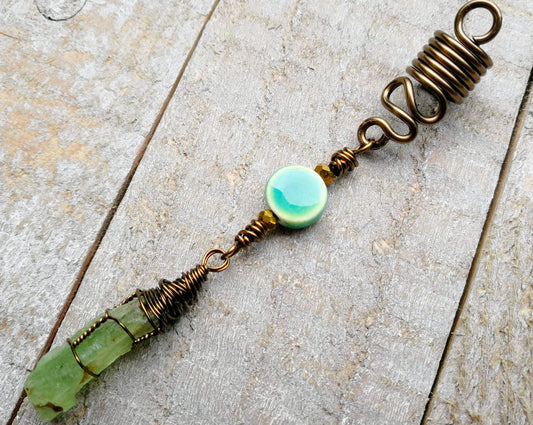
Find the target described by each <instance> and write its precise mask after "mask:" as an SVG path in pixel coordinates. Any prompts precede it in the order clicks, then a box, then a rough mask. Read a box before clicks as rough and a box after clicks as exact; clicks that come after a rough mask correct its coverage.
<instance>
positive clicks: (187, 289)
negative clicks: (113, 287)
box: [137, 263, 209, 333]
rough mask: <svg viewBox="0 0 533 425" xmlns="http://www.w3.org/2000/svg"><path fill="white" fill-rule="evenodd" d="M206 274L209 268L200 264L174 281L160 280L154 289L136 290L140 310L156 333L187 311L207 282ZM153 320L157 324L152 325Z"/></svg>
mask: <svg viewBox="0 0 533 425" xmlns="http://www.w3.org/2000/svg"><path fill="white" fill-rule="evenodd" d="M208 273H209V268H208V267H207V265H206V264H203V263H202V264H198V265H197V266H196V267H194V268H193V269H191V270H189V271H188V272H186V273H183V274H182V275H181V277H180V278H178V279H176V280H174V281H170V280H167V279H161V280H160V281H159V285H158V286H157V287H156V288H152V289H148V290H146V291H144V290H140V289H139V290H137V298H139V303H140V305H141V308H142V310H143V311H144V314H145V315H146V317H147V318H148V320H149V321H150V322H151V324H152V326H153V327H154V329H155V330H156V331H157V333H161V332H163V329H164V327H165V326H166V325H168V323H170V322H171V321H173V320H176V319H177V318H178V317H179V316H180V315H181V314H183V313H184V312H185V311H187V309H188V307H189V306H190V305H192V303H193V302H194V301H195V300H196V299H197V297H198V291H199V290H200V288H201V286H202V283H203V282H205V281H206V280H207V274H208ZM154 318H155V319H156V320H157V324H156V323H154V320H153V319H154Z"/></svg>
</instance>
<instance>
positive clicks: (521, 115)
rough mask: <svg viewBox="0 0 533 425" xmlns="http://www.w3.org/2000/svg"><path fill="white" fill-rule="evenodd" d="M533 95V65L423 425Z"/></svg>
mask: <svg viewBox="0 0 533 425" xmlns="http://www.w3.org/2000/svg"><path fill="white" fill-rule="evenodd" d="M532 98H533V68H531V71H530V74H529V78H528V81H527V84H526V89H525V91H524V95H523V97H522V101H521V102H520V108H519V109H518V114H517V116H516V120H515V124H514V126H513V131H512V133H511V139H510V140H509V146H508V148H507V152H506V154H505V158H504V160H503V164H502V167H501V169H500V175H499V176H498V183H497V184H496V188H495V189H494V195H493V197H492V201H491V203H490V207H489V211H488V212H487V218H486V219H485V223H484V225H483V230H482V231H481V237H480V238H479V242H478V245H477V249H476V253H475V255H474V259H473V260H472V264H471V266H470V270H469V272H468V277H467V279H466V284H465V287H464V289H463V293H462V295H461V299H460V300H459V305H458V306H457V310H456V312H455V317H454V319H453V323H452V327H451V329H450V333H449V334H448V338H447V340H446V344H445V345H444V350H443V352H442V356H441V359H440V362H439V367H438V369H437V373H436V375H435V379H434V381H433V384H432V386H431V390H430V391H429V396H428V401H427V403H426V406H425V408H424V414H423V415H422V420H421V421H420V425H425V424H426V421H427V420H428V418H429V415H430V413H431V409H432V407H433V401H434V397H435V392H436V390H437V387H438V386H439V383H440V380H441V377H442V374H443V371H444V368H445V366H446V359H447V358H448V355H449V353H450V351H451V347H452V345H453V342H454V339H455V332H456V330H457V326H458V324H459V320H460V319H461V313H462V311H463V308H464V306H465V304H466V301H467V300H468V297H469V295H470V292H471V289H472V285H473V282H474V279H475V277H476V274H477V271H478V269H479V263H480V261H481V257H482V254H483V250H484V248H485V244H486V241H487V238H488V235H489V232H490V229H491V227H492V221H493V219H494V216H495V215H496V210H497V208H498V206H499V205H500V199H501V197H502V194H503V190H504V188H505V184H506V183H507V179H508V177H509V173H510V171H511V166H512V161H513V157H514V154H515V152H516V148H517V145H518V140H519V139H520V134H521V133H522V129H523V127H524V123H525V120H526V117H527V113H528V110H529V105H530V103H531V100H532Z"/></svg>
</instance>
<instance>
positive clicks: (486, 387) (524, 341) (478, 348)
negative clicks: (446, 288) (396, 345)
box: [427, 106, 533, 425]
mask: <svg viewBox="0 0 533 425" xmlns="http://www.w3.org/2000/svg"><path fill="white" fill-rule="evenodd" d="M532 143H533V107H532V106H530V109H529V113H528V118H527V121H526V123H525V127H524V132H523V133H522V137H521V138H520V140H519V142H518V145H517V150H516V153H515V155H514V159H513V162H512V165H511V173H510V175H509V179H508V181H507V184H506V186H505V191H504V193H503V196H502V200H501V204H500V206H499V207H498V209H497V210H496V211H497V212H496V215H495V217H494V222H493V226H492V227H491V229H490V233H489V236H488V239H487V245H486V246H485V249H484V250H483V252H482V253H483V257H482V259H481V262H480V267H479V271H478V273H477V276H476V278H475V280H474V281H473V283H472V288H471V293H470V297H469V298H468V301H467V303H466V305H465V308H464V311H463V313H462V315H461V318H460V321H459V323H458V326H457V331H456V333H455V337H454V340H453V345H452V349H451V351H450V353H449V355H448V357H447V359H446V363H445V367H444V373H443V378H442V379H441V380H440V382H439V385H438V387H437V390H436V392H435V398H434V403H433V406H432V410H431V411H430V414H429V416H428V420H427V423H428V424H443V423H454V424H463V423H480V424H485V423H495V424H513V425H525V424H531V423H533V394H532V387H531V382H532V381H533V376H532V373H533V372H532V369H533V354H532V353H533V270H532V265H533V251H532V249H531V247H532V246H533V233H532V230H531V223H533V198H532V194H533V191H532V183H533V151H532V149H531V146H532Z"/></svg>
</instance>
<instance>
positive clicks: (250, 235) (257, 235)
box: [222, 218, 272, 258]
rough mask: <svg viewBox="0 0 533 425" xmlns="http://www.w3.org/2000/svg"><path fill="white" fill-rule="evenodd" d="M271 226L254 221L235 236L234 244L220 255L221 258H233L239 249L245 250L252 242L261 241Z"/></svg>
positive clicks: (261, 221)
mask: <svg viewBox="0 0 533 425" xmlns="http://www.w3.org/2000/svg"><path fill="white" fill-rule="evenodd" d="M271 229H272V225H271V224H269V223H266V222H264V221H263V220H261V219H257V218H256V219H254V220H252V222H251V223H250V224H249V225H247V226H246V227H245V228H244V229H243V230H241V231H240V232H239V233H238V234H237V236H235V243H234V244H233V245H232V246H231V247H230V248H229V249H228V250H227V251H226V252H225V253H224V254H223V255H222V258H230V257H233V256H234V255H235V254H236V253H237V252H239V251H240V250H241V249H243V248H244V249H246V248H248V247H249V246H250V245H252V243H254V242H260V241H262V240H263V239H264V238H265V236H266V234H267V232H268V231H269V230H271Z"/></svg>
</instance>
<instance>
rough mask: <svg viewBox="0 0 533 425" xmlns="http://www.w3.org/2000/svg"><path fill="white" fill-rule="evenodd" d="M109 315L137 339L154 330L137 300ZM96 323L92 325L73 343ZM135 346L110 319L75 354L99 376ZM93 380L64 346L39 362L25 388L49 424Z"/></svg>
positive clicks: (115, 309) (67, 347)
mask: <svg viewBox="0 0 533 425" xmlns="http://www.w3.org/2000/svg"><path fill="white" fill-rule="evenodd" d="M109 314H110V315H111V316H113V317H115V318H116V319H118V320H120V321H121V322H122V323H123V324H124V325H125V326H126V327H127V328H128V330H129V331H130V332H131V333H132V334H133V336H134V337H136V338H138V337H140V336H142V335H144V334H146V333H148V332H151V331H152V330H153V327H152V326H151V325H150V323H149V321H148V319H147V318H146V316H145V314H144V313H143V311H142V310H141V308H140V306H139V301H138V300H137V299H134V300H132V301H130V302H128V303H127V304H124V305H121V306H118V307H116V308H114V309H112V310H109ZM96 320H98V319H96ZM96 320H93V321H91V322H89V323H88V324H87V325H86V326H85V328H83V329H82V330H80V331H79V332H78V333H77V334H75V335H74V336H73V337H72V338H71V341H74V340H75V339H76V338H77V337H78V336H80V335H81V334H82V333H83V332H84V330H85V329H87V328H89V327H90V326H91V325H92V324H93V323H94V322H95V321H96ZM132 345H133V341H132V340H131V337H130V336H129V335H128V334H127V333H126V332H125V331H124V329H122V328H121V327H120V325H119V324H118V323H117V322H115V321H114V320H111V319H109V320H107V321H106V322H104V323H103V324H102V325H100V326H99V327H98V328H96V330H95V331H94V332H92V333H91V334H90V335H89V336H88V337H87V338H86V339H85V340H83V341H82V342H81V343H80V344H79V345H78V346H77V347H76V353H77V354H78V356H79V358H80V360H81V361H82V363H83V364H84V365H85V366H86V367H87V368H88V369H89V370H90V371H91V372H93V373H95V374H98V373H100V372H102V371H103V370H104V369H105V368H107V367H108V366H109V365H110V364H111V363H113V362H114V361H115V360H116V359H117V358H119V357H120V356H122V355H124V354H126V353H127V352H128V351H130V350H131V348H132ZM91 379H93V377H92V376H91V375H89V374H88V373H86V372H85V371H84V370H83V369H82V368H81V367H80V365H79V364H78V363H77V362H76V359H75V358H74V355H73V353H72V350H71V348H70V345H69V344H63V345H61V346H59V347H56V348H54V349H53V350H51V351H50V352H48V353H47V354H46V355H44V356H43V358H42V359H41V360H39V362H38V363H37V366H36V367H35V369H34V371H33V372H32V373H30V375H29V376H28V378H27V379H26V382H25V384H24V389H25V390H26V394H27V395H28V399H29V401H30V403H31V404H32V405H33V407H35V410H37V412H38V413H39V416H40V417H41V420H43V421H45V422H48V421H50V420H52V419H53V418H55V417H56V416H57V415H59V414H60V413H62V412H64V411H66V410H68V409H70V408H71V407H72V406H74V404H75V403H76V397H75V395H76V393H77V392H78V391H80V390H81V389H82V388H83V386H84V385H85V384H86V383H87V382H89V381H90V380H91Z"/></svg>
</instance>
